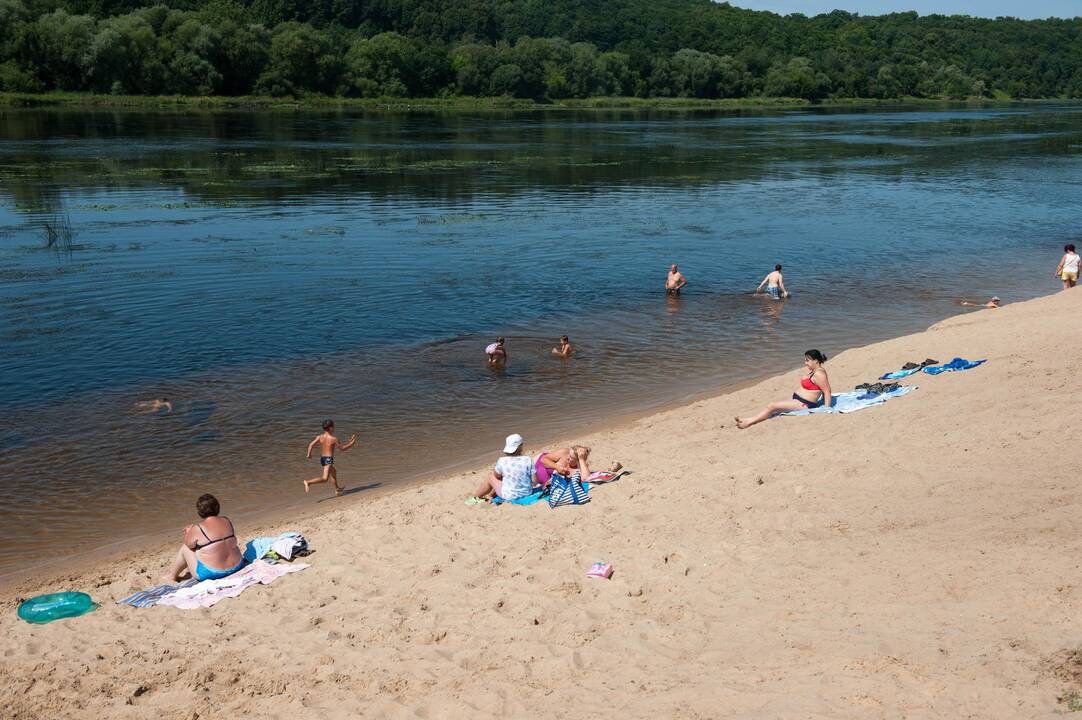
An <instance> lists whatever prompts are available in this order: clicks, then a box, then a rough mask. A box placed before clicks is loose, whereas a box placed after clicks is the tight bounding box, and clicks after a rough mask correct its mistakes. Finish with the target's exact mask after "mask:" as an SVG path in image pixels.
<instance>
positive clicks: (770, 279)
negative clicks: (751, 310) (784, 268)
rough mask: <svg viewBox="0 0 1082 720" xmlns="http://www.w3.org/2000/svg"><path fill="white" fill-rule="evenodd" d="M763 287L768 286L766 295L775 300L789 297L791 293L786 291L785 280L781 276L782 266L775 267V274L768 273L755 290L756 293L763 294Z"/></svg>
mask: <svg viewBox="0 0 1082 720" xmlns="http://www.w3.org/2000/svg"><path fill="white" fill-rule="evenodd" d="M763 285H766V294H767V295H769V296H770V297H772V298H774V299H775V300H781V299H782V298H787V297H789V291H788V290H786V289H785V278H783V277H782V274H781V265H775V266H774V272H772V273H768V274H767V276H766V277H765V278H763V281H762V282H761V283H759V287H757V288H755V292H757V293H758V292H762V291H763Z"/></svg>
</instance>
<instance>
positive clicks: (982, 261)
mask: <svg viewBox="0 0 1082 720" xmlns="http://www.w3.org/2000/svg"><path fill="white" fill-rule="evenodd" d="M1080 109H1082V108H1079V107H1076V106H1072V105H1064V106H1053V105H1046V106H1035V107H1030V106H1025V107H1018V108H999V109H991V110H989V109H966V108H956V109H955V108H951V109H936V110H914V109H912V108H909V109H905V110H902V111H898V112H891V111H886V110H883V109H881V108H876V109H875V110H872V111H868V112H862V111H860V110H859V109H846V110H845V111H837V112H816V111H795V112H775V113H765V114H764V113H748V112H744V113H718V112H666V113H633V112H619V111H604V112H583V113H579V114H568V113H567V112H561V113H558V114H545V113H514V114H507V115H499V114H492V113H488V114H484V115H469V114H465V113H455V114H434V115H409V116H395V115H380V114H367V115H366V114H351V113H347V112H336V113H289V114H272V113H245V112H223V113H208V114H200V113H172V114H159V113H152V112H136V113H127V112H86V111H63V110H61V111H48V110H3V111H0V342H2V343H3V353H2V355H0V476H2V477H3V483H2V484H0V508H3V509H4V510H5V511H6V512H5V516H6V517H7V526H8V528H9V538H10V539H9V542H8V552H7V553H5V554H4V555H3V556H0V574H3V573H6V572H11V571H13V570H18V569H20V568H24V567H28V566H32V565H35V564H37V563H40V562H42V561H43V560H46V559H48V558H52V557H56V556H58V555H64V556H70V555H72V554H74V553H78V552H80V550H81V549H84V548H92V547H96V546H99V545H101V544H103V543H110V542H115V541H117V540H122V539H123V538H124V537H128V536H134V535H136V534H141V533H145V532H158V531H162V530H167V529H169V528H174V527H175V528H178V529H179V528H180V527H183V526H184V525H185V524H187V523H188V522H190V521H191V518H192V509H193V506H194V499H195V497H196V496H197V495H198V494H200V493H201V492H206V491H211V492H214V493H215V494H217V495H218V496H219V498H220V499H222V501H223V504H224V505H225V510H226V512H227V513H241V512H253V511H257V510H259V509H260V508H265V507H281V506H282V505H287V504H290V503H305V504H308V503H315V502H317V501H318V500H320V499H324V498H326V497H327V496H328V495H329V493H330V491H329V489H328V488H327V486H325V485H324V486H315V487H314V488H313V494H312V495H311V496H307V497H306V496H304V494H303V490H302V486H301V480H302V479H304V478H308V477H312V476H314V475H316V474H318V471H319V466H318V463H316V462H315V461H309V462H307V463H306V462H305V461H304V449H305V446H306V445H307V443H308V442H309V441H310V440H311V439H312V437H314V436H315V435H316V434H317V433H318V432H319V423H320V421H321V420H322V419H323V418H325V417H332V418H334V419H335V421H336V423H337V428H338V433H339V435H340V436H342V437H343V439H345V437H348V436H349V434H351V433H354V432H356V433H357V434H358V435H359V436H360V443H359V445H358V446H357V448H356V449H354V450H352V451H350V452H349V453H345V454H343V455H342V456H341V457H340V458H339V459H338V461H337V465H338V466H339V473H340V478H341V481H342V482H343V484H344V485H345V486H346V487H347V488H352V489H358V488H366V487H376V486H378V487H387V486H390V485H393V484H394V483H397V482H401V481H402V480H404V479H406V478H410V477H413V476H417V475H420V474H425V473H430V472H433V471H436V470H438V469H440V468H444V467H448V466H451V465H454V464H455V463H457V462H461V461H464V460H466V459H468V458H472V457H476V456H477V455H478V453H481V452H484V451H486V450H491V451H492V452H493V453H495V452H497V451H498V450H499V447H500V446H501V444H502V438H503V436H504V435H506V434H507V433H509V432H522V433H523V434H525V435H526V436H527V443H528V445H529V446H530V449H531V450H538V449H540V448H539V447H537V442H538V440H537V439H539V438H545V437H552V436H557V435H563V434H566V431H567V430H568V429H569V428H571V429H575V428H581V427H587V426H596V425H599V424H603V423H604V420H605V418H607V417H613V416H616V415H620V414H622V413H628V412H635V411H641V410H644V409H648V408H651V407H656V406H659V405H662V404H665V403H669V402H673V401H675V400H677V399H679V398H681V397H686V396H690V395H693V394H695V393H699V392H703V391H706V390H709V389H714V388H719V387H724V386H726V385H729V384H734V383H738V382H741V381H745V380H748V379H750V378H753V377H759V376H762V375H766V374H771V373H774V372H777V371H780V370H784V369H786V368H791V367H796V366H798V365H799V364H800V360H801V358H800V355H801V353H802V351H803V350H804V349H806V348H808V347H818V348H820V349H821V350H823V351H824V352H826V353H827V354H828V355H833V354H835V353H837V352H838V351H839V350H841V349H844V348H846V347H852V346H855V345H862V344H866V343H869V342H874V341H876V340H881V339H884V338H887V337H892V336H896V335H899V334H903V333H907V332H912V331H916V330H919V329H922V328H924V327H926V326H927V325H929V324H930V323H932V322H935V321H937V320H939V319H941V318H943V317H946V316H949V315H952V314H955V313H958V312H961V311H962V309H961V308H960V307H959V306H958V300H959V299H961V298H963V297H969V298H971V299H972V298H980V299H987V297H989V296H991V295H993V294H998V295H1000V296H1001V297H1003V299H1004V300H1005V301H1006V302H1012V301H1016V300H1022V299H1027V298H1030V297H1034V296H1036V295H1040V294H1045V293H1048V292H1053V291H1055V290H1056V288H1057V283H1056V282H1055V281H1054V280H1053V279H1052V277H1051V273H1052V270H1053V269H1054V267H1055V263H1056V261H1057V259H1058V257H1059V254H1060V250H1061V247H1062V245H1063V244H1064V243H1065V242H1070V241H1076V235H1075V233H1076V231H1075V229H1074V225H1075V221H1076V217H1075V215H1076V212H1075V208H1077V206H1078V201H1079V200H1080V196H1082V179H1080V178H1082V174H1080V170H1082V113H1080ZM671 262H678V263H680V266H681V269H682V270H683V271H684V272H685V273H686V274H687V276H688V278H689V281H690V284H689V286H688V288H687V290H686V291H685V293H684V295H683V296H682V297H680V298H678V299H671V298H667V297H665V296H664V294H663V293H661V292H660V291H659V289H660V286H661V284H662V282H663V281H664V277H665V272H666V270H667V268H668V265H669V263H671ZM775 262H778V263H782V264H783V265H784V267H785V277H786V283H787V285H788V286H789V288H790V290H791V291H792V292H793V297H792V298H791V299H790V300H789V301H787V302H773V301H770V300H766V299H764V298H762V297H757V296H754V295H752V294H751V291H752V290H753V289H754V288H755V286H756V284H757V283H758V282H759V280H760V279H761V278H762V277H763V275H765V274H766V272H767V271H769V270H770V269H772V267H773V265H774V263H775ZM563 333H567V334H568V335H570V336H571V339H572V341H573V342H574V343H575V344H576V345H577V347H578V349H579V353H578V355H577V356H576V357H575V358H573V359H572V360H570V361H561V360H558V359H555V358H553V357H551V355H550V354H549V350H550V348H551V347H552V346H553V345H555V343H556V340H557V338H558V337H559V336H560V335H561V334H563ZM497 334H502V335H505V336H507V338H508V346H509V352H510V363H509V365H508V367H507V369H506V370H503V371H493V370H490V369H489V368H487V367H486V366H485V362H484V357H483V348H484V346H485V345H486V344H487V343H488V342H491V340H492V339H494V337H495V336H496V335H497ZM964 353H965V349H964V348H959V354H964ZM923 357H924V356H923V355H922V354H921V350H920V349H919V348H914V354H913V357H911V358H899V359H898V361H899V362H898V364H899V365H900V364H901V363H903V362H905V361H906V360H921V359H923ZM942 359H944V360H949V359H950V358H942ZM889 369H892V368H883V370H884V371H886V370H889ZM871 379H872V378H870V377H868V378H866V377H861V378H833V380H834V383H835V384H836V385H837V386H838V387H839V389H845V388H847V387H849V386H851V385H853V384H855V383H859V382H864V381H867V380H871ZM154 397H168V398H169V399H170V400H171V401H172V402H173V404H174V409H173V411H172V412H171V413H151V414H139V413H134V412H132V405H133V404H134V403H136V402H138V401H141V400H146V399H149V398H154ZM766 400H767V398H764V401H766ZM753 409H754V408H749V411H750V410H753ZM531 440H533V441H534V442H533V444H531V443H530V441H531ZM602 460H603V461H605V462H607V461H608V459H607V458H605V459H602ZM467 490H468V488H463V494H465V492H466V491H467ZM354 497H355V498H363V493H358V494H356V495H354ZM240 530H241V534H242V535H243V533H244V530H243V528H241V529H240Z"/></svg>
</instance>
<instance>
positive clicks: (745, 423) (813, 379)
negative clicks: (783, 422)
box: [736, 350, 831, 430]
mask: <svg viewBox="0 0 1082 720" xmlns="http://www.w3.org/2000/svg"><path fill="white" fill-rule="evenodd" d="M826 361H827V356H826V355H824V354H823V353H821V352H819V351H818V350H808V351H807V352H806V353H804V367H806V368H807V369H808V376H807V377H802V378H801V379H800V387H799V388H798V389H797V391H796V392H795V393H793V399H792V400H780V401H778V402H772V403H770V404H769V405H767V406H766V408H764V409H763V411H762V412H761V413H759V414H758V415H756V416H755V417H753V418H749V419H747V420H743V419H741V418H736V426H737V427H738V428H740V429H741V430H743V429H744V428H746V427H751V426H752V425H755V424H756V423H761V422H762V421H763V420H766V419H767V418H769V417H773V416H774V415H777V414H778V413H783V412H789V411H791V410H805V409H807V410H814V409H815V408H820V407H823V406H824V405H826V406H827V407H830V403H831V396H830V380H829V379H828V378H827V371H826V368H824V367H823V363H825V362H826Z"/></svg>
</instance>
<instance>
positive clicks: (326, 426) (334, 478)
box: [304, 420, 357, 496]
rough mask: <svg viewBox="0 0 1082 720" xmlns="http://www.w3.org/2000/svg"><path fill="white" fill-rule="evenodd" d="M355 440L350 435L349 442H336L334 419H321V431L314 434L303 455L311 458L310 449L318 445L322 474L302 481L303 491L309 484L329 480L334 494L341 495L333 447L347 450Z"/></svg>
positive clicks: (353, 436)
mask: <svg viewBox="0 0 1082 720" xmlns="http://www.w3.org/2000/svg"><path fill="white" fill-rule="evenodd" d="M356 442H357V436H356V435H351V436H350V438H349V442H347V443H345V444H344V445H343V444H342V443H340V442H338V438H336V437H335V436H334V420H324V421H323V432H322V433H320V434H319V435H316V439H315V440H313V441H312V442H310V443H308V454H307V455H305V460H311V459H312V449H313V448H314V447H315V446H316V445H317V444H318V445H319V464H320V465H322V466H323V475H321V476H320V477H317V478H313V479H311V480H305V481H304V491H305V492H308V488H309V486H310V485H317V484H319V483H325V482H327V481H328V480H330V481H331V482H332V483H333V484H334V494H335V495H336V496H337V495H341V494H342V488H340V487H339V486H338V470H336V469H335V467H334V449H335V448H338V449H339V450H341V451H342V452H345V451H346V450H349V449H350V448H351V447H353V445H354V444H355V443H356Z"/></svg>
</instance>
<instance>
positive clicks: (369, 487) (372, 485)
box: [317, 482, 383, 502]
mask: <svg viewBox="0 0 1082 720" xmlns="http://www.w3.org/2000/svg"><path fill="white" fill-rule="evenodd" d="M381 485H383V483H381V482H377V483H369V484H368V485H358V486H356V487H348V488H346V489H345V490H343V491H342V494H341V495H331V496H330V497H325V498H323V499H322V500H318V501H317V502H327V501H328V500H336V499H337V498H343V497H345V496H346V495H352V494H353V493H359V492H364V491H365V490H372V489H373V488H378V487H380V486H381Z"/></svg>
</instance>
